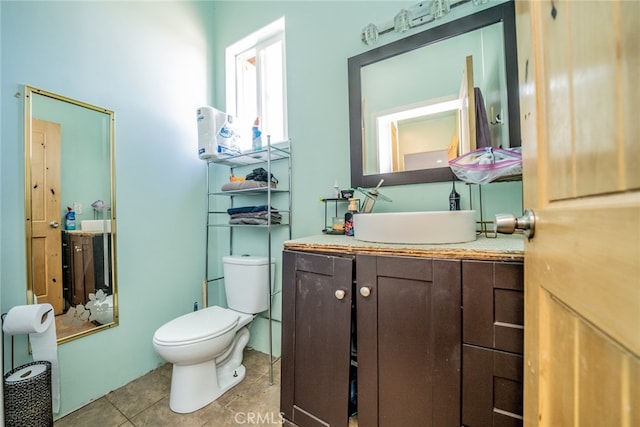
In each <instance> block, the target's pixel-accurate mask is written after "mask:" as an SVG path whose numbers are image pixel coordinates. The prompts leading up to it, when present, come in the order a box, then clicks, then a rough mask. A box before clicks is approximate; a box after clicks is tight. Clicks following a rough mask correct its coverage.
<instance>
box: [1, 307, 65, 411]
mask: <svg viewBox="0 0 640 427" xmlns="http://www.w3.org/2000/svg"><path fill="white" fill-rule="evenodd" d="M2 330H3V331H4V333H5V334H8V335H22V334H29V341H30V342H31V353H32V356H33V360H34V361H36V362H37V361H40V360H46V361H48V362H51V402H52V406H53V408H52V409H53V412H59V411H60V370H59V367H58V343H57V341H56V323H55V314H54V312H53V307H52V306H51V304H31V305H18V306H16V307H13V308H11V310H9V312H8V313H7V316H6V317H5V319H4V323H3V324H2Z"/></svg>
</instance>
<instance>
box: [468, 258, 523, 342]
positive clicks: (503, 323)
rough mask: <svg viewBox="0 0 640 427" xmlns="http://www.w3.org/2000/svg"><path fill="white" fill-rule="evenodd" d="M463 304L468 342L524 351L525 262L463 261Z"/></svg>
mask: <svg viewBox="0 0 640 427" xmlns="http://www.w3.org/2000/svg"><path fill="white" fill-rule="evenodd" d="M462 307H463V310H462V341H463V342H464V343H466V344H474V345H478V346H482V347H487V348H493V349H497V350H503V351H509V352H513V353H518V354H522V352H523V346H524V269H523V264H522V263H519V262H489V261H463V262H462Z"/></svg>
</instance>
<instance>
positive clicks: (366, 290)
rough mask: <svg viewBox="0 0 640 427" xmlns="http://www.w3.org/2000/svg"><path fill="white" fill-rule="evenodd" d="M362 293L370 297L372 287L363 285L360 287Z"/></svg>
mask: <svg viewBox="0 0 640 427" xmlns="http://www.w3.org/2000/svg"><path fill="white" fill-rule="evenodd" d="M360 295H362V296H363V297H365V298H366V297H368V296H369V295H371V288H370V287H368V286H363V287H361V288H360Z"/></svg>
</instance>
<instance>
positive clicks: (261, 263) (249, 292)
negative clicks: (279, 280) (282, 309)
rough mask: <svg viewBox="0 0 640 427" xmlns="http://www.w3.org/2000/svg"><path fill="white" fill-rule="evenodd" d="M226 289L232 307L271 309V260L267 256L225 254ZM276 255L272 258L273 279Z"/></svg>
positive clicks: (252, 310) (254, 311) (248, 310)
mask: <svg viewBox="0 0 640 427" xmlns="http://www.w3.org/2000/svg"><path fill="white" fill-rule="evenodd" d="M222 266H223V270H224V289H225V292H226V294H227V305H228V306H229V308H230V309H232V310H236V311H240V312H242V313H248V314H257V313H261V312H263V311H265V310H267V308H269V307H268V304H269V301H270V300H271V298H270V296H269V264H268V263H267V257H259V256H249V255H230V256H225V257H222ZM274 271H275V258H271V283H273V277H274Z"/></svg>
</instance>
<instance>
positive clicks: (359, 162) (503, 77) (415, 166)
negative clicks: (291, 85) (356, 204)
mask: <svg viewBox="0 0 640 427" xmlns="http://www.w3.org/2000/svg"><path fill="white" fill-rule="evenodd" d="M474 68H475V71H473V70H474ZM470 70H471V73H472V75H474V73H475V76H474V77H475V78H472V80H471V83H470V84H471V87H470V88H467V90H471V92H474V91H473V89H474V88H475V93H476V97H475V98H476V99H475V101H476V102H477V103H478V105H482V107H483V108H484V110H485V114H486V116H487V123H488V127H489V130H488V132H489V133H490V142H489V144H491V145H492V146H495V147H502V148H514V147H519V146H520V117H519V104H518V69H517V54H516V34H515V7H514V3H513V2H506V3H502V4H499V5H496V6H493V7H491V8H488V9H484V10H481V11H479V12H476V13H473V14H470V15H467V16H465V17H462V18H459V19H456V20H454V21H451V22H448V23H445V24H442V25H439V26H436V27H433V28H430V29H427V30H425V31H422V32H420V33H416V34H413V35H411V36H408V37H406V38H403V39H400V40H397V41H394V42H392V43H389V44H386V45H383V46H380V47H377V48H375V49H372V50H369V51H367V52H364V53H362V54H359V55H357V56H354V57H351V58H349V59H348V73H349V127H350V147H351V185H352V186H353V187H374V186H375V185H377V184H378V183H379V182H380V180H381V179H384V184H385V186H386V185H401V184H417V183H427V182H442V181H450V180H452V179H455V176H454V175H453V173H452V172H451V169H450V168H449V166H448V164H447V163H446V162H447V160H450V159H451V158H452V157H455V156H456V155H462V154H464V153H465V152H468V151H470V150H473V149H474V148H475V147H476V145H475V137H474V138H473V139H474V141H473V142H471V143H469V142H468V141H465V138H464V131H463V130H461V128H463V126H461V122H463V121H465V120H466V119H464V116H465V113H464V112H463V105H465V104H468V101H467V100H464V99H461V96H462V95H461V94H462V92H463V89H461V82H467V80H468V79H469V76H468V75H467V74H468V73H469V71H470ZM465 73H467V74H465ZM445 82H446V83H445ZM474 82H475V83H474ZM463 86H464V85H463ZM483 92H484V98H483V96H482V93H483ZM478 95H479V96H478ZM482 99H484V102H480V100H482ZM472 103H473V101H472ZM425 109H426V110H427V111H435V114H429V113H427V114H429V115H428V116H424V117H422V116H420V114H423V113H416V112H417V111H424V110H425ZM468 109H469V112H468V114H472V111H473V110H474V109H475V107H474V106H468ZM390 123H392V125H391V126H390ZM385 126H386V127H385ZM443 126H444V128H443ZM467 126H468V125H467ZM473 126H475V124H474V125H473ZM416 129H419V131H417V130H416ZM443 129H444V130H443ZM400 131H402V132H403V133H402V135H403V138H405V139H406V140H407V141H413V142H406V143H405V142H399V141H403V140H401V139H399V134H400V133H399V132H400ZM467 132H468V131H467ZM471 132H472V133H474V132H475V131H474V130H472V131H471ZM387 133H388V134H390V135H391V136H390V137H386V136H384V135H386V134H387ZM439 134H442V135H443V137H442V138H443V141H438V142H430V143H429V144H430V145H427V142H426V140H427V139H429V140H433V139H434V138H435V136H436V135H439ZM405 135H407V136H405ZM425 135H428V136H429V137H428V138H427V137H425ZM416 141H419V142H416ZM434 144H435V145H434ZM478 146H480V145H478ZM425 147H427V148H425ZM452 153H454V154H453V155H452ZM442 164H444V165H445V166H440V165H442Z"/></svg>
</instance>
